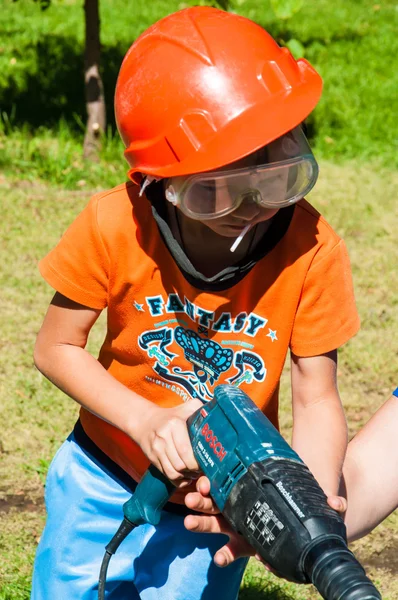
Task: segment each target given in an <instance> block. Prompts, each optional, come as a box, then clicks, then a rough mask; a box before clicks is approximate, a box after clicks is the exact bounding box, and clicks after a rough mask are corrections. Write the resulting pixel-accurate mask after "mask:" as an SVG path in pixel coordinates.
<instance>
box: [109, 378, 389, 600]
mask: <svg viewBox="0 0 398 600" xmlns="http://www.w3.org/2000/svg"><path fill="white" fill-rule="evenodd" d="M187 426H188V431H189V436H190V440H191V444H192V448H193V452H194V455H195V458H196V460H197V462H198V464H199V466H200V468H201V470H202V471H203V473H204V474H205V475H206V476H207V477H208V478H209V480H210V483H211V490H210V494H211V496H212V498H213V500H214V501H215V503H216V504H217V506H218V508H219V509H220V511H221V512H222V514H223V516H224V517H225V519H226V520H227V521H228V522H229V523H230V525H231V526H232V527H233V528H234V530H235V531H237V532H238V533H239V534H241V535H242V536H243V537H244V538H245V540H246V541H247V542H249V544H250V545H251V546H253V548H255V550H256V552H257V553H258V554H259V555H260V556H261V557H262V558H263V560H264V561H265V562H267V563H268V564H269V565H270V566H271V567H272V568H273V569H275V570H276V571H277V572H278V573H279V574H280V575H281V576H282V577H284V578H287V579H290V580H292V581H294V582H296V583H312V584H313V585H314V586H315V587H316V588H317V589H318V591H319V593H320V594H321V596H322V598H325V599H326V600H381V595H380V593H379V592H378V591H377V589H376V588H375V586H374V585H373V583H372V582H371V581H370V580H369V579H368V578H367V576H366V574H365V571H364V569H363V568H362V566H361V565H360V563H359V562H358V561H357V559H356V558H355V556H354V555H353V553H352V552H351V551H350V550H349V549H348V548H347V540H346V529H345V525H344V522H343V520H342V518H341V517H340V515H339V514H338V513H337V512H336V511H334V510H332V509H331V508H330V507H329V505H328V504H327V499H326V496H325V494H324V492H323V491H322V489H321V487H320V486H319V484H318V483H317V481H316V480H315V478H314V476H313V475H312V474H311V472H310V470H309V469H308V467H307V466H306V465H305V464H304V463H303V461H302V460H301V459H300V457H299V456H298V455H297V454H296V453H295V452H294V450H293V449H292V448H291V447H290V446H289V444H288V443H287V442H286V441H285V440H284V439H283V437H282V436H281V435H280V433H279V432H278V430H277V429H276V428H275V427H274V426H273V425H272V424H271V422H270V421H269V420H268V419H267V417H266V416H265V415H264V414H263V413H262V412H261V410H260V409H259V408H258V407H257V406H256V405H255V404H254V402H253V401H252V400H251V399H250V398H249V397H248V396H247V395H246V394H245V393H244V392H242V391H241V390H240V389H239V388H237V387H234V386H231V385H219V386H217V387H216V388H215V393H214V398H213V400H212V401H211V402H209V403H207V404H206V405H204V406H203V408H200V409H199V410H197V411H196V412H195V413H194V414H192V415H191V416H190V417H189V419H188V421H187ZM174 491H175V487H174V486H173V484H172V483H171V482H170V481H169V480H168V479H167V478H166V477H165V476H164V475H163V474H162V473H160V472H159V471H158V470H157V469H156V468H155V467H154V466H153V465H151V467H150V468H149V469H148V471H147V472H146V474H145V475H144V477H143V479H142V480H141V482H140V483H139V484H138V486H137V488H136V491H135V493H134V495H133V496H132V497H131V498H130V500H128V501H127V502H126V503H125V504H124V506H123V512H124V517H125V518H124V520H123V522H122V524H121V526H120V527H119V530H118V532H117V533H116V534H115V536H114V538H113V539H112V540H111V542H110V543H109V544H108V545H107V546H106V553H105V556H104V560H103V563H102V566H101V572H100V578H99V587H98V598H99V600H103V598H104V593H105V592H104V590H105V579H106V572H107V566H108V563H109V560H110V557H111V556H112V554H114V552H115V551H116V549H117V547H118V546H119V544H120V543H121V542H122V541H123V539H124V538H125V537H126V536H127V535H128V533H129V532H130V531H131V530H132V529H133V528H134V527H136V526H138V525H140V524H142V523H151V524H152V525H157V524H158V523H159V521H160V517H161V510H162V507H163V506H164V504H165V503H166V502H167V500H168V499H169V498H170V496H171V495H172V494H173V492H174Z"/></svg>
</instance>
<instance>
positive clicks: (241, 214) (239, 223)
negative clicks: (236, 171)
mask: <svg viewBox="0 0 398 600" xmlns="http://www.w3.org/2000/svg"><path fill="white" fill-rule="evenodd" d="M224 193H227V192H226V191H225V189H222V190H220V192H219V191H218V190H217V192H216V196H219V195H220V196H221V197H220V198H218V197H217V201H220V202H221V203H222V202H223V198H222V194H224ZM278 210H279V209H278V208H264V207H262V206H260V205H259V204H257V203H256V202H254V201H253V200H252V199H250V197H248V198H244V199H243V201H242V202H241V204H240V205H239V206H238V208H237V209H236V210H234V211H233V212H230V213H228V214H227V215H224V216H221V217H218V218H215V219H200V222H201V223H203V225H206V227H209V229H211V230H212V231H214V233H217V234H218V235H221V236H223V237H230V238H236V237H237V236H238V235H239V234H240V233H241V231H242V230H243V229H244V228H245V227H246V226H247V225H249V224H250V225H252V226H254V225H257V224H258V223H262V222H264V221H268V219H271V218H272V217H273V216H274V215H275V214H276V213H277V212H278Z"/></svg>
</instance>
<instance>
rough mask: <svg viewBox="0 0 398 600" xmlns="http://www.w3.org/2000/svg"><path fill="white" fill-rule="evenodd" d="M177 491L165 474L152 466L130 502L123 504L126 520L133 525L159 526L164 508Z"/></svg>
mask: <svg viewBox="0 0 398 600" xmlns="http://www.w3.org/2000/svg"><path fill="white" fill-rule="evenodd" d="M175 489H176V488H175V486H174V485H173V484H172V483H171V481H170V480H169V479H167V477H166V476H165V475H163V473H161V472H160V471H159V470H158V469H157V468H156V467H155V466H154V465H150V467H149V468H148V470H147V471H146V473H145V475H144V476H143V478H142V479H141V481H140V483H139V484H138V485H137V487H136V489H135V492H134V494H133V495H132V496H131V498H130V500H128V501H127V502H125V503H124V504H123V513H124V517H125V519H127V521H129V522H130V523H131V524H133V525H142V524H144V523H150V524H151V525H157V524H158V523H159V521H160V517H161V512H162V508H163V506H164V505H165V504H166V502H167V501H168V500H169V498H170V497H171V496H172V495H173V493H174V492H175Z"/></svg>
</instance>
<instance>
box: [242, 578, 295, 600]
mask: <svg viewBox="0 0 398 600" xmlns="http://www.w3.org/2000/svg"><path fill="white" fill-rule="evenodd" d="M295 599H296V600H297V596H292V595H291V594H289V593H287V592H285V591H284V590H282V589H281V588H280V587H279V586H276V585H272V584H266V583H260V582H253V583H250V585H246V587H244V588H243V589H241V591H240V592H239V600H295Z"/></svg>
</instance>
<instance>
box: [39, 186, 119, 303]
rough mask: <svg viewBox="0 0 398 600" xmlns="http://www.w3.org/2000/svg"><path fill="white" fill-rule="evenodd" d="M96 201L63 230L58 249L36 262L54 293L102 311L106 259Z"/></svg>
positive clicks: (104, 295)
mask: <svg viewBox="0 0 398 600" xmlns="http://www.w3.org/2000/svg"><path fill="white" fill-rule="evenodd" d="M97 210H98V197H96V196H94V197H93V198H92V199H91V200H90V202H89V203H88V205H87V206H86V208H85V209H84V210H83V211H82V212H81V213H80V215H79V216H78V217H77V218H76V219H75V221H74V222H73V223H72V224H71V225H70V227H69V228H68V229H67V230H66V232H65V233H64V235H63V236H62V238H61V239H60V241H59V242H58V244H57V246H55V248H54V249H53V250H51V252H49V254H47V256H45V257H44V258H43V259H42V260H41V261H40V262H39V270H40V273H41V275H42V276H43V277H44V279H45V280H46V281H47V283H49V284H50V285H51V287H53V288H54V289H55V290H56V291H57V292H60V293H61V294H63V295H64V296H66V297H67V298H69V299H70V300H73V301H75V302H78V303H79V304H84V305H85V306H89V307H90V308H97V309H101V308H105V307H106V305H107V299H108V280H109V276H108V273H109V257H108V253H107V250H106V248H105V245H104V243H103V240H102V238H101V234H100V231H99V227H98V221H97Z"/></svg>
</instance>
